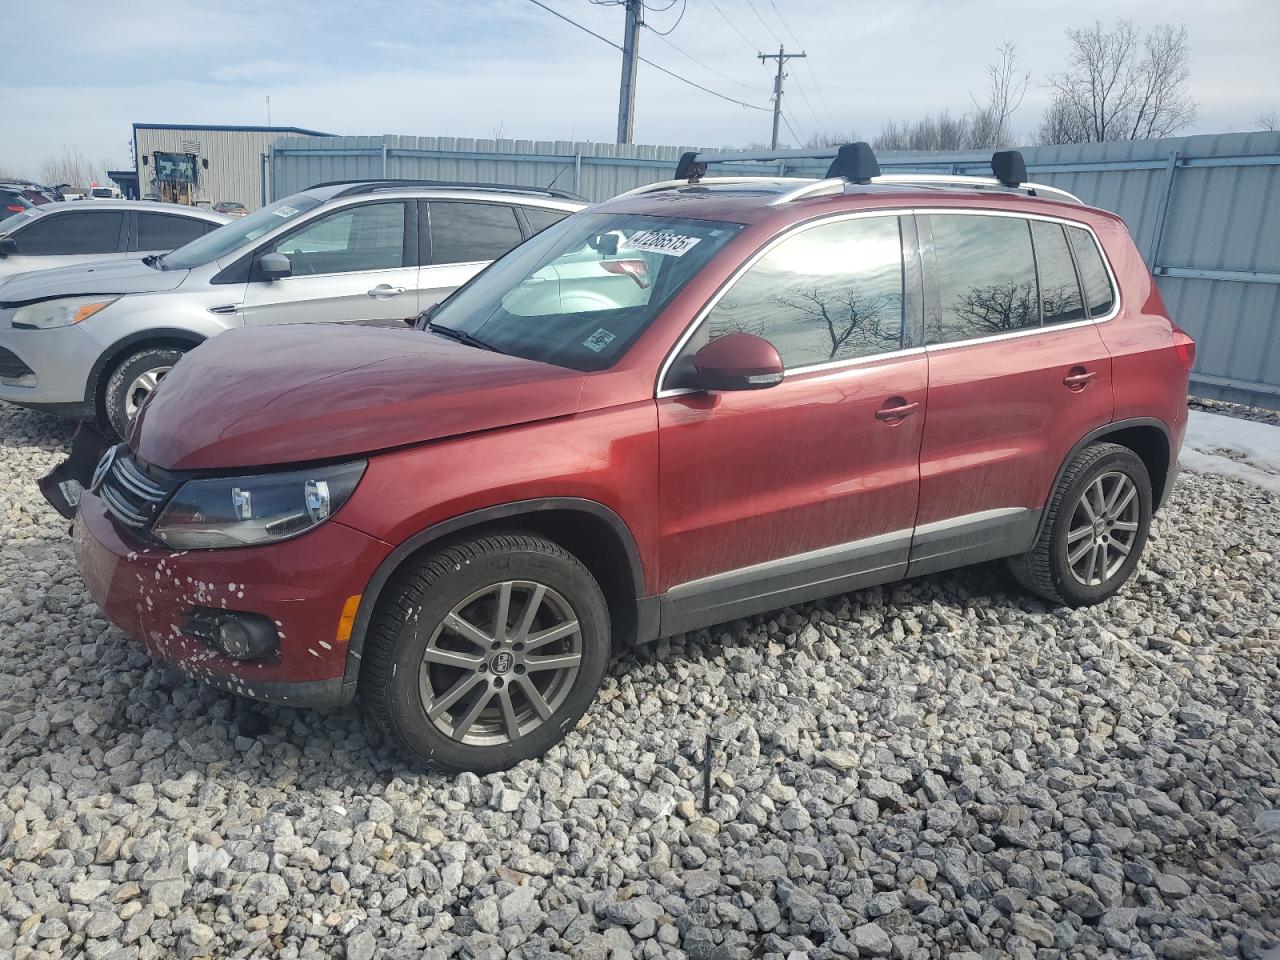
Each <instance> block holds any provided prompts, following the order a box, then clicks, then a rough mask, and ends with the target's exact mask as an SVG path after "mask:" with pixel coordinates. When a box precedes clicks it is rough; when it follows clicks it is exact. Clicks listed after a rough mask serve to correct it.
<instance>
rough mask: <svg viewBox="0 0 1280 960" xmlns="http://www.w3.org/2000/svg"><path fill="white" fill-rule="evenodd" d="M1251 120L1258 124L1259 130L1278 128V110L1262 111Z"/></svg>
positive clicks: (1279, 111) (1279, 121)
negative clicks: (1255, 118)
mask: <svg viewBox="0 0 1280 960" xmlns="http://www.w3.org/2000/svg"><path fill="white" fill-rule="evenodd" d="M1253 122H1254V123H1256V124H1257V125H1258V129H1259V130H1280V110H1272V111H1271V112H1270V113H1264V114H1262V115H1261V116H1259V117H1258V119H1257V120H1255V121H1253Z"/></svg>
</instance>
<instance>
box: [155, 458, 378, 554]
mask: <svg viewBox="0 0 1280 960" xmlns="http://www.w3.org/2000/svg"><path fill="white" fill-rule="evenodd" d="M365 464H366V461H364V460H355V461H352V462H351V463H340V464H336V465H333V466H328V467H312V468H308V469H306V470H290V471H289V472H288V473H265V474H259V475H258V476H253V477H217V478H214V479H210V480H188V481H187V482H186V483H184V484H183V485H182V486H181V487H179V488H178V492H177V493H175V494H174V495H173V499H172V500H170V501H169V504H168V505H167V506H166V507H165V508H164V511H163V512H162V513H161V514H160V516H159V517H158V518H157V519H156V522H155V526H153V527H152V528H151V532H152V534H154V535H155V536H156V538H158V539H159V540H161V541H163V542H164V543H165V544H166V545H167V546H170V547H173V548H174V549H177V550H200V549H213V548H217V547H246V546H252V545H254V544H260V543H273V542H275V541H277V540H288V539H289V538H290V537H296V536H298V535H299V534H301V533H306V532H307V531H308V530H311V529H312V528H314V527H318V526H319V525H320V524H322V523H324V522H325V521H326V520H328V519H329V517H330V516H331V515H333V514H334V513H336V512H337V511H338V508H339V507H341V506H342V505H343V504H344V503H346V502H347V498H348V497H350V496H351V494H352V492H353V491H354V490H355V488H356V484H357V483H359V482H360V477H361V476H362V475H363V474H364V468H365Z"/></svg>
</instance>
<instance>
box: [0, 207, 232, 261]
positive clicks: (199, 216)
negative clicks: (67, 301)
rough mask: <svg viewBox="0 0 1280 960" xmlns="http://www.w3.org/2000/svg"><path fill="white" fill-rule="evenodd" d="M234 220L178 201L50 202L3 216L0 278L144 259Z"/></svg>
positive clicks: (0, 227)
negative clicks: (182, 204)
mask: <svg viewBox="0 0 1280 960" xmlns="http://www.w3.org/2000/svg"><path fill="white" fill-rule="evenodd" d="M230 219H231V218H230V217H228V216H225V215H223V214H221V213H214V212H213V211H212V210H202V209H199V208H197V207H184V206H179V205H178V204H173V203H141V202H139V201H136V200H96V201H94V202H93V203H76V204H70V203H46V204H42V205H41V206H38V207H32V208H31V209H30V210H24V211H22V212H21V213H17V214H14V215H13V216H12V217H8V218H6V219H4V220H0V280H3V279H4V278H5V277H10V276H13V275H14V274H17V273H29V272H30V271H32V270H47V269H49V268H51V267H65V266H70V265H72V264H77V263H91V262H95V261H98V260H129V259H134V260H139V259H141V258H142V257H145V256H148V255H149V254H153V253H166V252H168V251H170V250H174V249H177V248H178V247H181V246H183V245H184V244H187V243H190V242H191V241H192V240H194V239H196V237H202V236H204V235H205V234H206V233H208V232H209V231H210V230H216V229H217V228H218V227H220V226H222V225H223V224H224V223H227V222H228V221H229V220H230Z"/></svg>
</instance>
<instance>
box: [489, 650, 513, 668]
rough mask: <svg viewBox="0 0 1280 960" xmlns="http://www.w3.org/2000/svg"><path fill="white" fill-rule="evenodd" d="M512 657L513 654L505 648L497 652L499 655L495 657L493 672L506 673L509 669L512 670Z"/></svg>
mask: <svg viewBox="0 0 1280 960" xmlns="http://www.w3.org/2000/svg"><path fill="white" fill-rule="evenodd" d="M512 659H513V658H512V656H511V654H509V653H507V651H505V650H503V651H502V652H501V653H499V654H497V655H496V656H495V657H494V658H493V672H494V673H506V672H507V671H508V670H510V669H511V661H512Z"/></svg>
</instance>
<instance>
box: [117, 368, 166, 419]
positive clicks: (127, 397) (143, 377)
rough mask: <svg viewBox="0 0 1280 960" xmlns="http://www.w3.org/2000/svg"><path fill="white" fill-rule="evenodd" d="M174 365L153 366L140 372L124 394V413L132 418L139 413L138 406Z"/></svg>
mask: <svg viewBox="0 0 1280 960" xmlns="http://www.w3.org/2000/svg"><path fill="white" fill-rule="evenodd" d="M172 369H173V367H172V366H167V367H152V368H151V369H150V370H143V371H142V372H141V373H140V374H138V375H137V376H136V377H134V378H133V382H132V383H131V384H129V389H128V390H126V391H125V394H124V414H125V416H126V417H128V418H129V419H130V420H132V419H133V418H134V417H136V416H137V415H138V408H139V407H141V406H142V403H143V401H144V400H146V399H147V397H149V396H151V391H153V390H154V389H155V388H156V387H157V386H159V385H160V381H161V380H163V379H164V378H165V374H167V373H168V372H169V371H170V370H172Z"/></svg>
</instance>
